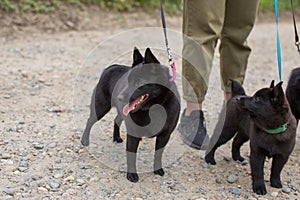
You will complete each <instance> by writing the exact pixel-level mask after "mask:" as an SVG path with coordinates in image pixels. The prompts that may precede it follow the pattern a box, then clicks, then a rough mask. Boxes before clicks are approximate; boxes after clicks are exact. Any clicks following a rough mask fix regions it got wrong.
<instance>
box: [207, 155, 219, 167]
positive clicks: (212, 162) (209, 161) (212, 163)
mask: <svg viewBox="0 0 300 200" xmlns="http://www.w3.org/2000/svg"><path fill="white" fill-rule="evenodd" d="M205 162H206V163H208V164H211V165H216V164H217V163H216V161H215V158H214V156H212V155H210V154H207V155H206V156H205Z"/></svg>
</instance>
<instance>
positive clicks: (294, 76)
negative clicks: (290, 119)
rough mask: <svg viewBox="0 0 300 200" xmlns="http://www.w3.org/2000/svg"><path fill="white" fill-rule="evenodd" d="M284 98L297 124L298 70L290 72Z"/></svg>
mask: <svg viewBox="0 0 300 200" xmlns="http://www.w3.org/2000/svg"><path fill="white" fill-rule="evenodd" d="M286 97H287V99H288V101H289V103H290V106H291V110H292V113H293V114H294V116H295V117H296V119H297V121H298V122H299V119H300V68H296V69H294V70H293V71H292V73H291V76H290V79H289V82H288V85H287V87H286Z"/></svg>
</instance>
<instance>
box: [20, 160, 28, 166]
mask: <svg viewBox="0 0 300 200" xmlns="http://www.w3.org/2000/svg"><path fill="white" fill-rule="evenodd" d="M28 165H29V164H28V161H25V160H23V161H21V162H20V165H19V166H20V167H28Z"/></svg>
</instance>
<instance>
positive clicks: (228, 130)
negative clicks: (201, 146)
mask: <svg viewBox="0 0 300 200" xmlns="http://www.w3.org/2000/svg"><path fill="white" fill-rule="evenodd" d="M236 131H237V130H235V129H233V128H232V127H224V128H223V130H222V132H221V134H219V133H218V130H216V129H215V131H214V134H213V136H212V139H211V141H215V140H217V142H216V144H215V145H214V146H213V147H210V148H209V149H208V151H207V152H208V153H207V152H206V155H205V161H206V162H207V163H209V164H212V165H215V164H216V161H215V152H216V150H217V148H219V147H220V146H222V145H223V144H225V143H226V142H228V141H229V140H230V139H231V138H233V136H234V135H235V134H236Z"/></svg>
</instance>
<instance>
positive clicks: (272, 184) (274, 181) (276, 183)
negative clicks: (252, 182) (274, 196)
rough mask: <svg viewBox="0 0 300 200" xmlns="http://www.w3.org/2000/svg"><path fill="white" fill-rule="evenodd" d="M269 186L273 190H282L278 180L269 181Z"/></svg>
mask: <svg viewBox="0 0 300 200" xmlns="http://www.w3.org/2000/svg"><path fill="white" fill-rule="evenodd" d="M271 186H272V187H274V188H282V184H281V181H280V179H271Z"/></svg>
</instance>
